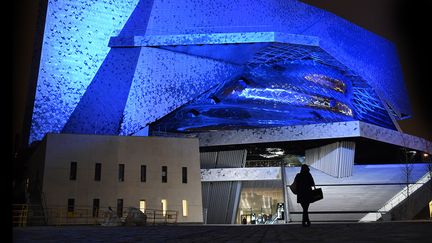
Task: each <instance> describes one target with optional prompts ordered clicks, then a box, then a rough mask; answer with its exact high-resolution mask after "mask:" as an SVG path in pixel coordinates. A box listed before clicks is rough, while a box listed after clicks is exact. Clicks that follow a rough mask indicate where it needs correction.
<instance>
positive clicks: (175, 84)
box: [120, 47, 241, 135]
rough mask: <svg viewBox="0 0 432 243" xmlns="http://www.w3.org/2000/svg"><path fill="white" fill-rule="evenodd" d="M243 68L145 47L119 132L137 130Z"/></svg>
mask: <svg viewBox="0 0 432 243" xmlns="http://www.w3.org/2000/svg"><path fill="white" fill-rule="evenodd" d="M240 70H241V67H239V66H236V65H233V64H228V63H223V62H219V61H215V60H212V59H206V58H200V57H193V56H189V55H186V54H182V53H175V52H171V51H167V50H162V49H156V48H149V47H143V48H142V49H141V52H140V54H139V60H138V62H137V66H136V72H135V74H134V77H133V80H132V85H131V88H130V92H129V98H128V100H127V103H126V107H125V108H124V117H123V122H122V124H121V132H120V134H122V135H129V134H132V133H134V132H137V131H138V130H139V129H140V128H143V127H145V126H146V125H147V124H148V123H150V122H153V121H155V120H156V119H159V118H161V117H162V116H164V115H166V114H168V113H169V112H171V111H173V110H174V109H176V108H178V107H179V106H180V105H183V104H185V103H186V102H188V101H190V100H192V99H193V98H195V97H197V96H198V95H200V94H201V93H203V92H205V91H207V90H208V89H210V88H211V87H213V86H214V85H216V84H217V83H219V82H220V81H223V80H226V79H228V78H229V77H231V76H233V75H236V74H237V73H238V72H239V71H240Z"/></svg>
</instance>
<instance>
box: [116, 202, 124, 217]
mask: <svg viewBox="0 0 432 243" xmlns="http://www.w3.org/2000/svg"><path fill="white" fill-rule="evenodd" d="M117 217H119V218H121V217H123V199H121V198H120V199H117Z"/></svg>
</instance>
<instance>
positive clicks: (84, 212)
mask: <svg viewBox="0 0 432 243" xmlns="http://www.w3.org/2000/svg"><path fill="white" fill-rule="evenodd" d="M12 206H13V214H12V215H13V216H12V222H13V225H14V226H20V227H24V226H26V225H27V221H29V220H31V219H33V221H32V225H36V224H43V223H42V222H38V219H39V220H40V219H42V217H43V219H44V221H45V225H46V224H48V225H77V224H80V225H97V224H102V223H103V222H105V221H106V220H107V219H108V218H109V217H112V213H111V212H116V211H117V210H116V208H115V207H113V208H112V211H110V210H108V208H99V209H97V210H98V213H96V214H95V215H93V208H92V207H89V206H75V207H74V210H73V211H68V208H67V207H64V206H52V207H40V205H38V204H35V205H32V204H13V205H12ZM30 208H31V210H32V214H31V215H29V214H28V211H29V210H30ZM128 208H133V207H125V208H124V209H125V210H123V215H122V217H120V218H119V222H121V224H125V223H126V221H127V217H128V215H129V211H128V210H127V209H128ZM135 209H136V211H135V212H137V211H139V209H137V208H135ZM114 214H115V213H114ZM144 214H145V216H146V217H145V224H152V225H156V224H176V223H177V220H178V211H176V210H162V209H146V210H145V211H144Z"/></svg>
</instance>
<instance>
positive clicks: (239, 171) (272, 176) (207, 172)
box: [201, 167, 281, 182]
mask: <svg viewBox="0 0 432 243" xmlns="http://www.w3.org/2000/svg"><path fill="white" fill-rule="evenodd" d="M280 179H281V172H280V168H277V167H266V168H261V167H258V168H221V169H201V181H202V182H210V181H260V180H280Z"/></svg>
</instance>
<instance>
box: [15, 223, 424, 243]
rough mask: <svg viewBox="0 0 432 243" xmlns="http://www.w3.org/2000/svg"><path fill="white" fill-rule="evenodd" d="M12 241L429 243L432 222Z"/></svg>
mask: <svg viewBox="0 0 432 243" xmlns="http://www.w3.org/2000/svg"><path fill="white" fill-rule="evenodd" d="M13 242H248V243H250V242H341V243H344V242H414V243H419V242H432V222H431V221H422V222H419V221H416V222H385V223H315V224H312V226H311V227H310V228H303V227H301V225H300V224H287V225H247V226H241V225H173V226H143V227H103V226H33V227H25V228H14V229H13Z"/></svg>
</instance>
